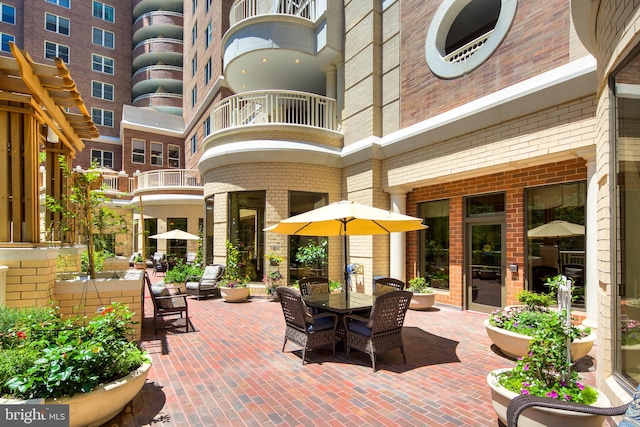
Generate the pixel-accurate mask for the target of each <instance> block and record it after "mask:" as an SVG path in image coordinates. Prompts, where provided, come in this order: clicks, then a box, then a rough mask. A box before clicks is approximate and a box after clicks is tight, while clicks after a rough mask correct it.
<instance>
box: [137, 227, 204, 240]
mask: <svg viewBox="0 0 640 427" xmlns="http://www.w3.org/2000/svg"><path fill="white" fill-rule="evenodd" d="M149 238H150V239H159V240H162V239H167V240H168V239H178V240H199V239H200V237H199V236H196V235H195V234H191V233H187V232H186V231H182V230H177V229H176V230H171V231H167V232H166V233H160V234H155V235H153V236H149Z"/></svg>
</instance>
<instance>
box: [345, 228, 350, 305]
mask: <svg viewBox="0 0 640 427" xmlns="http://www.w3.org/2000/svg"><path fill="white" fill-rule="evenodd" d="M344 228H345V230H344V291H345V295H346V296H347V298H349V272H348V271H347V224H345V225H344Z"/></svg>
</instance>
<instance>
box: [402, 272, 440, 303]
mask: <svg viewBox="0 0 640 427" xmlns="http://www.w3.org/2000/svg"><path fill="white" fill-rule="evenodd" d="M407 290H408V291H410V292H413V296H412V297H411V301H410V302H409V308H410V309H412V310H426V309H428V308H430V307H431V306H433V303H434V302H435V300H436V294H435V293H434V291H433V288H432V287H430V286H429V283H427V281H426V279H425V278H424V277H414V278H413V279H411V280H409V287H408V288H407Z"/></svg>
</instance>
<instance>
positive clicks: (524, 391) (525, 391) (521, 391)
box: [520, 388, 529, 394]
mask: <svg viewBox="0 0 640 427" xmlns="http://www.w3.org/2000/svg"><path fill="white" fill-rule="evenodd" d="M520 394H529V390H527V389H524V388H523V389H522V390H520Z"/></svg>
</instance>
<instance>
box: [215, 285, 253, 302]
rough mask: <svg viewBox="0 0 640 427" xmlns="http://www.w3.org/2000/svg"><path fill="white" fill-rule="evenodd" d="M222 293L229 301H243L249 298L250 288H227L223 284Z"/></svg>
mask: <svg viewBox="0 0 640 427" xmlns="http://www.w3.org/2000/svg"><path fill="white" fill-rule="evenodd" d="M220 294H221V295H222V298H223V299H224V300H225V301H227V302H242V301H244V300H246V299H247V298H249V288H248V287H246V288H226V287H224V286H221V287H220Z"/></svg>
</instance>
